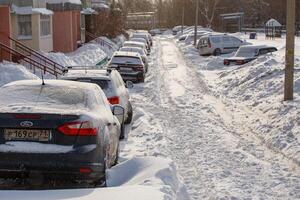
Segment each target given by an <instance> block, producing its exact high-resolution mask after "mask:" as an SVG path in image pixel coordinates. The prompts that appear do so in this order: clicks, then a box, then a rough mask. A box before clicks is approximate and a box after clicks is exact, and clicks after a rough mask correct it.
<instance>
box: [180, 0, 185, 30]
mask: <svg viewBox="0 0 300 200" xmlns="http://www.w3.org/2000/svg"><path fill="white" fill-rule="evenodd" d="M184 12H185V1H183V6H182V16H181V34H183V26H184V14H185V13H184Z"/></svg>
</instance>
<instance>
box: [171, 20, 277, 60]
mask: <svg viewBox="0 0 300 200" xmlns="http://www.w3.org/2000/svg"><path fill="white" fill-rule="evenodd" d="M180 27H181V26H176V27H174V28H173V35H176V37H178V40H179V41H185V43H186V44H190V43H191V42H192V41H194V33H195V31H194V27H185V29H184V30H183V31H181V32H180V33H179V31H178V30H179V29H180ZM197 28H198V31H197V41H198V42H197V49H198V50H199V54H200V55H201V56H207V55H214V56H219V55H221V54H228V53H232V52H235V51H237V52H236V53H235V55H234V56H233V57H231V58H226V59H224V65H230V64H231V63H234V64H236V65H243V64H245V63H248V62H251V61H252V60H255V59H256V58H257V57H259V56H261V55H265V54H268V53H272V52H275V51H277V48H275V47H273V46H267V45H252V44H250V43H248V42H247V41H245V40H242V39H240V38H239V37H236V36H234V35H231V34H226V33H216V32H213V31H212V30H211V29H207V28H202V27H201V26H199V27H197ZM180 30H181V29H180Z"/></svg>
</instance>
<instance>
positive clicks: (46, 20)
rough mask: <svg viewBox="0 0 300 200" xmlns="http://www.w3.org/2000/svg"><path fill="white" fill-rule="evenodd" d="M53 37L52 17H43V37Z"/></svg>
mask: <svg viewBox="0 0 300 200" xmlns="http://www.w3.org/2000/svg"><path fill="white" fill-rule="evenodd" d="M48 35H51V17H50V15H41V36H48Z"/></svg>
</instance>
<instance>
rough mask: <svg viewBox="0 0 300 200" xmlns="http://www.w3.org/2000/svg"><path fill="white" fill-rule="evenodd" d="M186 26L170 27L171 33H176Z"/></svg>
mask: <svg viewBox="0 0 300 200" xmlns="http://www.w3.org/2000/svg"><path fill="white" fill-rule="evenodd" d="M186 28H187V26H175V27H174V28H173V29H172V33H173V35H177V33H178V32H180V31H181V30H184V29H186Z"/></svg>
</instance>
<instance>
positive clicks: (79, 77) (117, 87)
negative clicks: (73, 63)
mask: <svg viewBox="0 0 300 200" xmlns="http://www.w3.org/2000/svg"><path fill="white" fill-rule="evenodd" d="M61 79H63V80H70V81H78V82H88V83H94V84H97V85H98V86H100V87H101V89H102V90H103V92H104V93H105V95H106V97H107V100H108V101H109V103H110V104H111V105H120V106H122V107H123V108H124V110H125V112H124V113H125V115H124V118H125V119H124V120H123V121H124V122H123V121H120V124H121V134H120V139H124V136H125V126H124V123H125V124H129V123H131V121H132V115H133V111H132V105H131V102H130V96H129V91H128V89H127V88H126V87H132V85H133V84H130V83H128V84H127V85H125V84H124V81H123V80H122V77H121V75H120V74H119V72H118V71H116V70H110V71H107V70H106V69H92V68H90V69H89V68H86V67H85V68H80V67H74V68H72V69H69V70H68V73H66V74H65V75H64V76H63V77H62V78H61Z"/></svg>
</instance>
